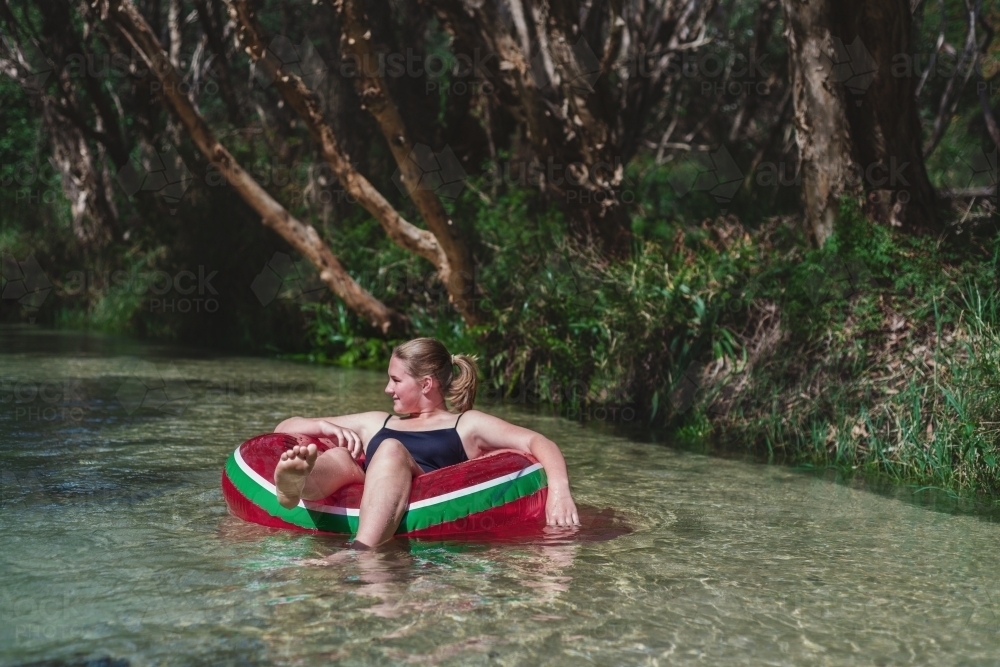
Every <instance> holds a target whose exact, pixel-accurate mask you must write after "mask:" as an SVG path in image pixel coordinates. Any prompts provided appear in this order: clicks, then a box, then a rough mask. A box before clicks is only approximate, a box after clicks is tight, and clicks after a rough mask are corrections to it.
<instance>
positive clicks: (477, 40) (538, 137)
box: [425, 0, 715, 254]
mask: <svg viewBox="0 0 1000 667" xmlns="http://www.w3.org/2000/svg"><path fill="white" fill-rule="evenodd" d="M425 3H426V5H427V6H428V7H429V8H430V9H431V10H432V11H434V12H436V13H437V15H438V16H439V17H440V18H441V19H442V21H443V22H444V24H445V25H446V26H447V28H448V30H449V31H450V32H451V33H452V34H453V35H454V38H455V45H454V50H455V51H457V52H458V53H460V54H463V55H465V56H467V57H470V58H474V62H477V63H481V67H482V69H483V70H484V73H485V75H486V76H488V81H487V82H488V83H490V84H491V85H495V86H497V87H498V88H499V90H498V94H497V99H499V100H500V101H501V104H502V105H503V106H504V107H505V108H506V110H507V111H508V113H510V114H511V115H512V116H513V117H514V118H515V119H517V121H518V122H519V123H520V124H521V125H522V126H523V127H524V131H525V134H526V136H527V138H528V140H529V142H530V148H531V152H532V156H531V157H532V159H533V160H534V161H537V162H538V163H540V166H541V169H540V171H541V172H542V173H543V175H542V176H541V177H540V178H539V179H538V181H539V182H538V185H539V186H540V187H541V188H543V189H544V190H545V191H547V192H550V193H552V195H553V196H554V198H556V199H557V200H558V201H559V202H560V203H561V205H562V207H563V209H564V210H565V211H566V214H567V219H568V220H569V222H570V224H571V225H572V227H573V228H574V229H575V230H576V231H577V232H578V233H579V234H580V235H582V236H585V237H591V238H593V239H596V240H599V241H600V243H601V245H602V246H603V247H604V249H605V250H606V251H607V252H608V253H611V254H618V253H622V252H625V251H627V250H628V249H629V247H630V236H631V235H630V229H631V226H630V223H629V218H628V213H627V210H626V207H625V202H624V197H623V187H622V186H623V184H624V181H625V176H624V168H625V166H626V164H627V163H628V161H629V160H630V159H631V158H632V156H633V155H634V154H635V151H636V149H637V146H638V143H639V141H640V139H641V130H642V128H643V126H644V121H645V120H646V118H647V117H648V115H649V113H650V111H651V110H652V109H653V108H655V106H656V104H657V103H659V102H660V101H661V100H662V99H663V97H664V95H665V94H667V93H668V92H669V90H670V88H671V85H672V82H673V81H675V80H676V77H677V76H679V73H680V71H681V67H680V66H679V58H680V57H681V54H682V53H684V52H689V51H691V50H693V49H696V48H697V47H698V46H700V45H702V44H704V43H706V41H705V28H706V18H707V16H708V14H709V13H710V12H711V10H712V9H713V8H714V7H715V2H714V0H654V1H653V2H645V1H644V0H631V1H628V2H623V1H622V0H596V1H595V2H592V3H587V4H584V3H580V2H576V1H575V0H550V1H548V2H546V1H545V0H509V1H508V2H506V3H498V2H482V3H478V2H471V1H467V0H441V1H434V2H429V1H427V0H425ZM477 54H478V57H476V56H477ZM612 76H613V77H614V80H613V81H612V80H611V77H612ZM550 165H551V166H550ZM527 166H528V165H525V164H522V165H518V166H517V167H515V168H518V167H519V168H521V169H525V168H527ZM506 171H507V173H510V171H511V170H510V169H508V170H506Z"/></svg>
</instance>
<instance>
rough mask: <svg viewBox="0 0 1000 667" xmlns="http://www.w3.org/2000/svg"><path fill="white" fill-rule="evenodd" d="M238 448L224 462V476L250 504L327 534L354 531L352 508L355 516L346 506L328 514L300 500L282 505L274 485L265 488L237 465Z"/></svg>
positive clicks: (288, 520) (285, 519) (355, 524)
mask: <svg viewBox="0 0 1000 667" xmlns="http://www.w3.org/2000/svg"><path fill="white" fill-rule="evenodd" d="M238 451H239V450H237V451H236V452H233V453H232V454H231V455H230V456H229V459H228V460H227V461H226V476H227V477H229V481H230V482H232V483H233V486H235V487H236V489H237V490H238V491H239V492H240V493H242V494H243V495H244V496H246V498H247V500H249V501H250V502H251V503H253V504H254V505H256V506H257V507H260V508H261V509H262V510H264V511H265V512H267V513H268V514H270V515H271V516H273V517H277V518H279V519H281V520H282V521H287V522H288V523H290V524H292V525H294V526H298V527H299V528H305V529H307V530H322V531H326V532H329V533H344V534H348V533H356V532H357V530H358V515H357V510H354V512H355V514H354V516H349V515H347V511H348V510H347V508H343V509H344V512H345V513H344V514H331V513H329V512H318V511H315V510H310V509H308V508H306V507H305V506H303V505H302V504H301V503H299V505H298V507H293V508H291V509H288V508H286V507H282V506H281V503H279V502H278V497H277V496H276V495H274V490H273V485H271V487H272V488H270V489H268V488H265V487H264V486H262V485H261V484H260V482H259V481H257V480H256V479H253V478H252V477H251V476H250V475H248V474H247V473H246V472H244V470H243V468H241V467H240V464H239V462H238V461H237V460H236V456H237V452H238Z"/></svg>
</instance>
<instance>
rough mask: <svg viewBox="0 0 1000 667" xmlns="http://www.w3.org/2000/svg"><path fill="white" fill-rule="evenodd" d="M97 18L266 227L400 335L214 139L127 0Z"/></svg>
mask: <svg viewBox="0 0 1000 667" xmlns="http://www.w3.org/2000/svg"><path fill="white" fill-rule="evenodd" d="M101 13H102V18H104V19H105V20H108V19H110V21H111V23H112V24H113V25H114V26H115V28H116V29H117V30H118V32H119V33H120V34H121V37H122V38H123V40H124V41H125V42H126V43H127V44H129V45H130V46H131V47H132V48H134V49H135V50H136V52H137V53H138V54H139V56H140V57H141V58H142V59H143V60H144V61H145V64H146V66H147V67H149V69H150V71H151V72H152V73H153V74H154V75H155V76H156V77H157V78H158V79H159V82H160V84H161V86H160V88H161V91H162V92H161V94H162V100H163V102H164V104H165V105H166V106H167V107H168V108H169V109H170V110H171V111H172V112H173V113H174V115H175V116H176V117H177V118H178V120H179V121H180V123H181V124H182V125H183V126H184V129H185V130H186V131H187V133H188V134H189V135H190V137H191V139H192V140H193V141H194V144H195V145H196V146H197V147H198V150H200V151H201V152H202V154H203V155H204V156H205V157H206V158H207V159H208V161H209V162H211V163H212V165H214V166H215V167H216V168H217V169H219V171H220V172H221V173H222V174H224V175H225V177H226V180H227V181H228V183H229V184H230V185H231V186H232V187H233V189H234V190H236V192H237V193H238V194H239V195H240V196H241V197H242V198H243V200H244V201H246V203H247V204H249V205H250V206H251V207H252V208H253V209H254V210H255V211H256V212H257V213H258V214H259V215H260V216H261V221H262V222H263V223H264V224H265V225H267V226H268V227H271V228H272V229H274V230H275V231H276V232H278V233H279V234H281V236H282V237H283V238H284V239H285V240H286V241H288V243H289V244H290V245H291V246H292V247H293V248H295V249H296V250H297V251H298V252H300V253H302V255H303V256H304V257H306V258H307V259H308V260H309V261H310V262H311V263H312V264H313V266H315V267H316V268H317V270H318V271H319V276H320V279H321V280H322V281H323V282H324V283H325V284H326V285H327V287H328V288H329V289H330V291H332V292H333V293H334V294H336V295H337V296H338V297H340V298H341V299H342V300H343V301H344V303H345V304H346V305H347V307H348V308H350V309H351V310H353V311H354V312H356V313H358V314H359V315H360V316H362V317H364V318H365V319H366V320H367V321H368V322H369V323H371V325H372V326H374V327H376V328H377V329H379V330H380V331H382V332H383V333H390V332H393V333H404V332H405V331H406V330H407V329H408V321H407V319H406V318H405V316H403V315H402V314H401V313H398V312H396V311H394V310H392V309H390V308H388V307H386V305H385V304H383V303H382V302H381V301H379V300H378V299H376V298H375V297H374V296H372V295H371V294H370V293H369V292H368V291H366V290H365V289H364V288H363V287H361V286H360V285H359V284H358V283H357V282H356V281H355V280H354V279H353V278H352V277H351V276H350V275H349V274H348V273H347V271H345V270H344V267H343V266H342V265H341V263H340V261H339V260H338V259H337V257H336V256H335V255H334V254H333V253H332V252H331V251H330V248H329V247H328V246H327V245H326V244H325V243H324V242H323V240H322V239H321V238H320V237H319V234H318V233H317V232H316V229H315V228H314V227H313V226H312V225H309V224H306V223H303V222H301V221H299V220H297V219H296V218H294V217H293V216H292V215H291V214H290V213H289V212H288V211H287V210H286V209H285V208H284V207H283V206H282V205H281V204H279V203H278V202H277V201H276V200H275V199H274V198H273V197H272V196H271V195H270V194H269V193H268V192H267V190H265V189H264V188H263V187H261V185H260V184H259V183H258V182H257V181H256V180H254V178H253V177H252V176H251V175H250V174H249V173H248V172H247V171H246V170H245V169H243V167H241V166H240V164H239V163H238V162H237V161H236V159H235V158H234V157H233V155H232V154H231V153H230V152H229V151H228V150H226V148H225V146H223V145H222V144H220V143H219V141H218V140H217V139H216V138H215V135H214V134H213V133H212V131H211V129H210V128H209V127H208V124H207V123H206V122H205V119H204V118H202V116H201V114H200V113H199V112H198V110H197V109H196V108H195V107H194V105H193V104H192V103H191V100H189V99H188V98H187V96H186V95H185V94H184V93H182V92H181V85H180V79H179V77H178V76H177V72H176V71H175V70H174V68H173V66H172V65H171V64H170V60H169V57H168V56H167V54H166V53H165V52H164V51H163V47H162V46H161V45H160V42H159V40H158V39H157V38H156V36H155V35H154V34H153V32H152V30H151V29H150V27H149V24H147V23H146V20H145V19H144V18H143V17H142V15H141V14H139V12H138V11H137V10H136V8H135V7H134V6H133V5H132V3H131V2H129V0H107V4H106V5H102V6H101Z"/></svg>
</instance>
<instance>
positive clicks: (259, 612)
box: [0, 328, 1000, 666]
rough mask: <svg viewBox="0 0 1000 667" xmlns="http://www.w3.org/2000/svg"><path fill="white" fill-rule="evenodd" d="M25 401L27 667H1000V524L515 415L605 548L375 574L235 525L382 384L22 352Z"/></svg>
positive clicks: (0, 460)
mask: <svg viewBox="0 0 1000 667" xmlns="http://www.w3.org/2000/svg"><path fill="white" fill-rule="evenodd" d="M0 380H2V382H3V385H2V392H0V401H2V402H0V442H2V447H0V473H2V480H0V481H2V486H0V491H2V497H0V503H2V505H0V536H2V542H0V664H3V665H15V664H21V663H31V662H38V661H46V662H45V663H44V664H63V661H65V662H66V663H69V664H79V663H81V662H83V661H86V660H94V659H105V662H104V664H126V663H127V664H132V665H188V664H202V663H204V664H213V665H226V664H240V665H256V664H262V665H267V664H277V665H286V664H288V665H292V664H294V665H325V664H330V663H334V662H336V663H338V664H344V665H355V664H357V665H361V664H380V665H396V664H411V663H412V664H451V665H494V664H495V665H536V664H545V665H574V666H575V665H580V664H594V665H657V664H660V665H666V664H702V665H705V664H707V665H737V664H746V665H803V664H812V665H873V664H875V665H895V664H921V665H927V664H956V665H958V664H961V665H973V664H976V665H986V664H1000V634H998V631H1000V577H998V567H997V566H998V557H997V542H998V538H1000V528H998V526H997V525H996V524H995V523H993V522H991V521H990V520H988V518H984V517H976V516H960V515H949V514H946V513H941V512H934V511H929V510H927V509H924V508H921V507H918V506H916V505H914V504H913V503H910V502H904V501H903V500H899V499H894V498H890V497H885V496H883V495H878V494H874V493H871V492H868V491H865V490H863V489H856V488H852V487H850V486H845V485H838V484H834V483H831V482H829V481H825V480H823V479H820V478H817V477H815V476H808V475H804V474H802V473H798V472H795V471H792V470H789V469H785V468H780V467H766V466H758V465H752V464H746V463H741V462H737V461H727V460H719V459H711V458H706V457H702V456H697V455H692V454H685V453H680V452H676V451H672V450H669V449H666V448H663V447H661V446H657V445H652V444H645V443H635V442H629V441H627V440H623V439H620V438H617V437H614V436H613V435H611V434H609V432H608V431H607V429H601V428H596V427H587V428H584V427H581V426H580V425H578V424H575V423H572V422H568V421H564V420H561V419H557V418H553V417H546V416H539V415H534V414H527V413H524V412H518V411H515V410H513V409H509V408H503V409H501V408H497V409H496V410H494V412H496V413H498V414H501V415H502V416H504V417H505V418H508V419H511V420H514V421H516V422H518V423H521V424H523V425H525V426H528V427H529V428H533V429H536V430H540V431H543V432H544V433H546V434H548V435H549V436H550V437H552V438H553V439H554V440H556V441H557V442H558V443H560V445H561V446H562V448H563V450H564V452H565V454H566V457H567V460H568V462H569V467H570V471H571V479H572V484H573V488H574V492H575V495H576V498H577V501H578V503H580V504H581V505H585V506H587V507H588V508H589V509H588V510H587V512H585V518H586V521H585V523H589V525H587V526H585V527H584V529H583V530H582V531H581V533H579V534H578V535H575V536H566V535H560V534H552V535H547V536H542V537H539V538H538V539H533V540H526V541H522V542H516V543H504V544H482V543H474V542H473V543H464V544H463V543H440V542H411V543H409V544H403V545H400V548H398V549H396V550H394V551H389V552H386V553H384V554H379V555H376V556H370V555H369V556H362V555H359V554H356V553H354V552H349V551H344V550H343V548H342V544H343V542H342V540H338V539H333V538H330V537H318V536H313V535H308V534H301V533H291V532H287V533H286V532H277V531H269V530H266V529H261V528H258V527H255V526H251V525H247V524H244V523H242V522H240V521H238V520H236V519H234V518H232V517H230V516H228V515H227V512H226V507H225V504H224V502H223V500H222V495H221V492H220V490H219V474H220V469H221V467H222V465H223V462H224V460H225V458H226V456H227V455H228V454H229V453H230V451H232V449H234V448H235V447H236V445H238V444H239V443H240V442H241V441H243V440H244V439H246V438H247V437H249V436H251V435H254V434H257V433H261V432H266V431H269V430H271V429H272V428H273V427H274V425H275V424H276V423H277V422H278V421H279V420H281V419H282V418H284V417H287V416H289V415H292V414H302V415H322V414H336V413H343V412H347V411H357V410H363V409H373V408H382V409H385V408H386V407H387V404H386V401H385V399H384V397H383V395H382V393H381V389H382V386H383V382H384V380H383V376H382V374H380V373H374V372H367V371H345V370H340V369H330V368H314V367H309V366H305V365H299V364H292V363H285V362H280V361H273V360H266V359H251V358H235V357H221V356H212V355H208V354H206V353H202V352H197V351H192V350H186V349H177V348H167V347H162V346H154V345H147V344H139V343H135V342H130V341H123V340H115V339H109V338H102V337H95V336H84V335H81V334H69V333H55V332H45V331H39V330H35V329H27V328H0ZM161 380H162V384H159V385H158V384H157V383H159V382H160V381H161ZM67 383H68V384H67ZM33 389H34V391H33ZM606 508H617V509H618V510H619V518H618V519H615V520H614V521H611V520H609V519H607V518H606V513H601V512H600V510H602V509H606ZM623 521H624V522H625V523H627V524H629V525H630V526H631V527H632V528H633V531H632V532H630V533H627V534H621V535H618V536H617V537H613V536H614V535H615V532H616V531H615V530H614V526H611V524H615V525H619V524H620V523H621V522H623ZM609 526H610V528H609ZM618 532H621V531H618ZM328 556H329V557H331V559H330V561H329V564H328V565H325V566H317V565H305V564H302V561H303V560H307V559H316V558H325V557H328ZM116 661H120V662H116Z"/></svg>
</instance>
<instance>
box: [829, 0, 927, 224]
mask: <svg viewBox="0 0 1000 667" xmlns="http://www.w3.org/2000/svg"><path fill="white" fill-rule="evenodd" d="M833 7H834V26H835V28H834V29H835V31H836V32H837V33H839V36H840V39H841V42H842V43H843V44H844V45H845V47H847V50H848V52H849V53H851V55H852V64H853V62H855V61H856V60H857V59H858V58H857V54H859V53H861V45H862V44H863V48H865V49H867V50H868V51H869V52H870V54H871V58H872V61H873V62H874V65H875V71H874V75H873V77H872V78H871V79H870V80H871V85H869V86H867V88H865V89H864V90H863V92H862V94H861V95H858V94H857V88H856V89H855V90H852V91H851V92H850V95H849V96H850V97H851V98H853V99H854V103H853V104H850V103H849V104H847V119H848V122H849V123H850V126H851V136H852V139H853V143H854V150H855V157H856V159H857V161H858V163H859V164H860V165H861V166H863V167H864V169H865V179H864V183H865V190H866V191H867V192H868V197H867V201H868V205H867V212H868V213H869V215H871V216H872V217H873V218H874V219H876V220H878V221H879V222H882V223H887V224H890V225H893V226H896V227H903V228H904V229H906V230H907V231H910V232H933V231H937V229H938V217H937V200H936V198H935V195H934V188H933V186H932V185H931V182H930V178H929V177H928V176H927V168H926V166H925V164H924V155H923V148H922V145H921V141H922V133H921V129H920V119H919V117H918V116H917V101H916V86H917V82H918V80H919V74H918V72H917V71H916V68H915V67H912V66H911V67H906V68H900V67H899V65H900V63H901V62H902V59H901V56H905V57H911V56H912V55H913V45H912V40H911V35H912V31H913V26H912V23H913V19H912V15H911V13H910V1H909V0H838V1H837V2H835V3H834V4H833ZM835 34H836V33H835ZM850 45H858V46H855V47H853V50H852V47H851V46H850ZM911 62H912V61H911ZM855 71H856V68H855ZM865 81H866V79H864V78H862V79H861V80H860V84H861V86H862V87H864V83H865ZM845 83H846V85H847V86H848V88H850V87H851V85H852V83H851V81H847V82H845Z"/></svg>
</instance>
